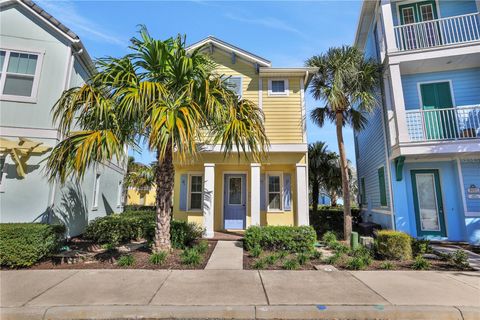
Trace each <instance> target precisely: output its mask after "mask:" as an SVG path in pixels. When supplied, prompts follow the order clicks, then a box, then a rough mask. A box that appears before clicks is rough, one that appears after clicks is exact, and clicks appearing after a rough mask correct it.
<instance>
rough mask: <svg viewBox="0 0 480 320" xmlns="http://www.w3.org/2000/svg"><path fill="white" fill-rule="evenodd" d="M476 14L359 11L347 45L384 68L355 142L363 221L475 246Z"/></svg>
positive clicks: (442, 8)
mask: <svg viewBox="0 0 480 320" xmlns="http://www.w3.org/2000/svg"><path fill="white" fill-rule="evenodd" d="M479 7H480V3H479V1H475V0H465V1H448V0H428V1H412V0H408V1H394V0H381V1H365V2H364V3H363V6H362V11H361V15H360V19H359V22H358V28H357V33H356V38H355V46H357V47H358V48H360V49H361V50H363V51H364V53H365V55H366V57H369V58H373V59H376V60H378V61H379V62H380V63H382V64H383V66H384V70H383V79H382V80H383V81H382V83H381V88H379V93H381V97H382V99H381V103H380V107H379V108H377V109H376V110H375V111H374V112H373V113H372V114H371V115H370V119H369V123H368V126H367V128H366V129H365V130H363V131H361V132H356V133H355V149H356V158H357V174H358V181H359V189H360V199H361V207H362V209H363V210H362V213H363V216H364V219H365V220H367V221H373V222H376V223H379V224H381V225H382V227H383V228H388V229H396V230H400V231H404V232H407V233H409V234H410V235H412V236H414V237H419V238H428V239H434V240H449V241H468V242H470V243H473V244H480V16H479V11H480V8H479ZM372 141H376V143H371V142H372Z"/></svg>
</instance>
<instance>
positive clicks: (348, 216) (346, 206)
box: [336, 112, 352, 240]
mask: <svg viewBox="0 0 480 320" xmlns="http://www.w3.org/2000/svg"><path fill="white" fill-rule="evenodd" d="M336 126H337V140H338V153H339V154H340V169H341V170H340V171H341V172H342V188H343V219H344V221H343V237H344V239H345V240H349V239H350V235H351V233H352V213H351V211H350V182H349V181H348V179H349V177H348V162H347V155H346V152H345V143H344V141H343V131H342V128H343V113H342V112H337V114H336Z"/></svg>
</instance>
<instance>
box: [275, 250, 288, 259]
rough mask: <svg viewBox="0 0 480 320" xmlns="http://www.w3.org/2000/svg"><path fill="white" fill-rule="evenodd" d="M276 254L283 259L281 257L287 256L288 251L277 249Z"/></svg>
mask: <svg viewBox="0 0 480 320" xmlns="http://www.w3.org/2000/svg"><path fill="white" fill-rule="evenodd" d="M277 254H278V258H279V259H283V258H285V257H286V256H288V252H287V251H285V250H281V251H278V252H277Z"/></svg>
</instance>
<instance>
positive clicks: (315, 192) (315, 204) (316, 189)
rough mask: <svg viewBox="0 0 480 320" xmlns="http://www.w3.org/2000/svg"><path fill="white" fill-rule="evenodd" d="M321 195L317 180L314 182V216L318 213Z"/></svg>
mask: <svg viewBox="0 0 480 320" xmlns="http://www.w3.org/2000/svg"><path fill="white" fill-rule="evenodd" d="M319 193H320V186H319V184H318V181H317V179H314V181H313V182H312V212H313V214H314V215H316V214H317V212H318V195H319Z"/></svg>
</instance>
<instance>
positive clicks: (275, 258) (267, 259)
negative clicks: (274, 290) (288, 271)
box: [264, 253, 280, 265]
mask: <svg viewBox="0 0 480 320" xmlns="http://www.w3.org/2000/svg"><path fill="white" fill-rule="evenodd" d="M279 259H280V256H279V255H278V254H276V253H272V254H271V255H268V256H266V257H265V258H264V260H265V263H267V264H269V265H272V264H275V263H277V261H278V260H279Z"/></svg>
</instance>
